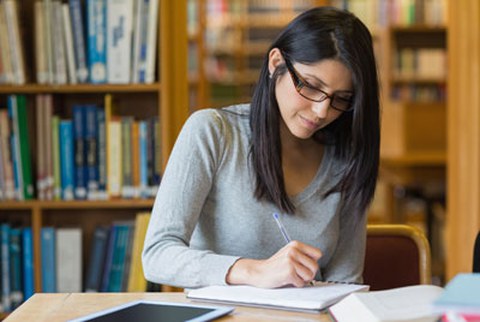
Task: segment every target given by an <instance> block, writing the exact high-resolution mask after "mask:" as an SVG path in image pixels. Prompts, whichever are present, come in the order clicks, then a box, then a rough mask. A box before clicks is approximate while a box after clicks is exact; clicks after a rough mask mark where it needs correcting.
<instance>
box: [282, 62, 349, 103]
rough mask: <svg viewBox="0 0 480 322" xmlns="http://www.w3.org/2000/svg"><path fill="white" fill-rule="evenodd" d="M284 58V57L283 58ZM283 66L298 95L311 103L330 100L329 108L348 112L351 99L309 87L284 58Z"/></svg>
mask: <svg viewBox="0 0 480 322" xmlns="http://www.w3.org/2000/svg"><path fill="white" fill-rule="evenodd" d="M284 57H285V56H284ZM285 65H286V66H287V70H288V72H289V73H290V76H291V77H292V80H293V84H294V85H295V89H296V90H297V92H298V94H300V95H301V96H302V97H304V98H306V99H307V100H309V101H312V102H323V101H324V100H326V99H327V98H329V99H330V106H331V107H332V108H333V109H335V110H337V111H340V112H348V111H350V110H351V109H352V107H353V104H352V102H353V100H352V97H348V98H347V97H342V96H339V95H337V94H332V95H329V94H328V93H325V92H324V91H322V90H321V89H319V88H315V87H313V86H312V85H310V84H309V83H308V82H307V81H306V80H305V79H304V78H303V77H302V76H301V75H300V74H299V73H298V72H297V71H296V70H295V68H294V67H293V65H292V63H291V62H290V61H289V60H288V59H286V58H285Z"/></svg>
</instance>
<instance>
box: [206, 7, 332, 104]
mask: <svg viewBox="0 0 480 322" xmlns="http://www.w3.org/2000/svg"><path fill="white" fill-rule="evenodd" d="M325 4H327V1H319V0H306V1H293V0H283V1H228V0H206V11H205V20H206V23H205V28H204V35H205V41H204V46H205V58H204V61H205V66H206V67H205V68H206V75H205V77H206V81H207V90H206V91H207V100H206V102H207V104H208V106H211V107H221V106H226V105H229V104H233V103H240V102H248V101H250V98H251V95H252V92H253V87H254V85H255V83H256V81H257V78H258V72H259V70H260V67H261V64H262V62H263V58H264V56H265V54H266V52H267V50H268V46H269V45H270V43H271V41H272V40H273V39H274V38H275V37H276V35H277V33H278V32H279V31H280V30H281V29H282V28H283V27H284V26H285V25H286V24H287V23H288V22H289V21H291V20H292V19H293V18H294V17H295V16H296V15H298V14H299V13H301V12H302V11H304V10H306V9H308V8H311V7H314V6H318V5H325Z"/></svg>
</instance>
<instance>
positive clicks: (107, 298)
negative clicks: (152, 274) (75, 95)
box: [4, 292, 332, 322]
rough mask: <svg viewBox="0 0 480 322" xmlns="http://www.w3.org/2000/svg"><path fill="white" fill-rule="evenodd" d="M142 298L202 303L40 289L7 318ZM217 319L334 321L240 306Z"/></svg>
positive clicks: (55, 316)
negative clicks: (52, 291)
mask: <svg viewBox="0 0 480 322" xmlns="http://www.w3.org/2000/svg"><path fill="white" fill-rule="evenodd" d="M140 299H145V300H157V301H164V302H183V303H200V302H192V301H190V300H188V299H187V298H186V297H185V294H184V293H162V292H159V293H52V294H49V293H37V294H35V295H33V296H32V297H31V298H30V299H29V300H28V301H26V302H25V303H23V304H22V305H21V306H20V307H19V308H17V309H16V310H15V311H14V312H12V313H11V314H10V315H9V316H8V317H7V318H6V319H5V320H4V321H5V322H14V321H19V322H20V321H21V322H25V321H37V322H57V321H58V322H59V321H62V322H63V321H66V320H69V319H73V318H78V317H80V316H84V315H87V314H90V313H94V312H97V311H100V310H103V309H106V308H109V307H112V306H116V305H120V304H123V303H126V302H130V301H134V300H140ZM208 305H212V304H211V303H210V304H208ZM214 305H215V304H214ZM218 305H220V304H218ZM217 321H259V322H262V321H271V322H273V321H291V322H294V321H304V322H310V321H326V322H327V321H332V319H331V318H330V317H329V315H328V314H327V313H317V314H309V313H299V312H290V311H282V310H269V309H262V308H253V307H246V306H239V307H237V308H236V309H235V311H233V312H232V314H231V315H228V316H226V317H223V318H221V319H218V320H217Z"/></svg>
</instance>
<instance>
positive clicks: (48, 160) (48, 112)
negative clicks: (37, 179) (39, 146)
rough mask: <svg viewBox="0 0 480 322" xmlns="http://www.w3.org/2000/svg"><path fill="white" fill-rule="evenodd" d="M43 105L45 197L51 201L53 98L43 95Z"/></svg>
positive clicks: (52, 182) (52, 180)
mask: <svg viewBox="0 0 480 322" xmlns="http://www.w3.org/2000/svg"><path fill="white" fill-rule="evenodd" d="M44 104H45V107H44V109H45V113H44V115H43V116H44V120H43V122H44V124H45V129H46V130H45V152H44V153H45V169H46V170H45V171H46V177H45V195H46V198H47V200H52V199H53V185H54V178H53V137H52V131H50V129H51V127H52V117H53V97H52V95H51V94H46V95H44Z"/></svg>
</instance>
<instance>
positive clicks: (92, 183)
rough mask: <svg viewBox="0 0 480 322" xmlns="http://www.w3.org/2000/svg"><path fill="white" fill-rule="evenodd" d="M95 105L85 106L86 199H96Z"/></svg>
mask: <svg viewBox="0 0 480 322" xmlns="http://www.w3.org/2000/svg"><path fill="white" fill-rule="evenodd" d="M97 110H98V108H97V106H96V105H86V106H85V124H86V126H85V145H86V146H85V151H86V163H87V190H88V199H91V200H95V199H98V197H97V192H98V147H97V137H98V133H97V130H98V127H97V125H98V121H97Z"/></svg>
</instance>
